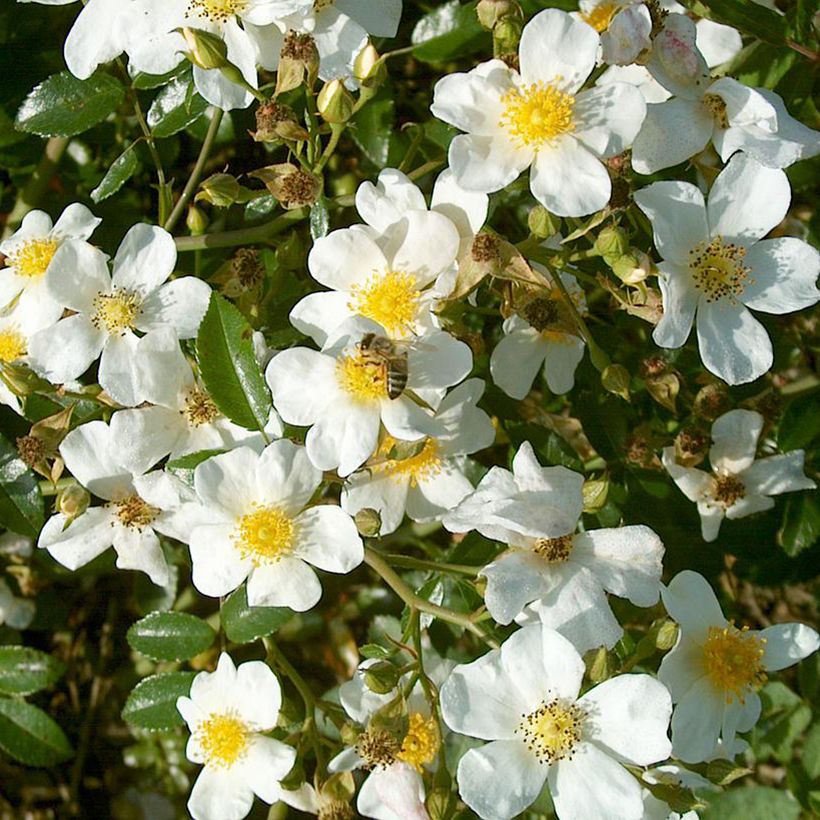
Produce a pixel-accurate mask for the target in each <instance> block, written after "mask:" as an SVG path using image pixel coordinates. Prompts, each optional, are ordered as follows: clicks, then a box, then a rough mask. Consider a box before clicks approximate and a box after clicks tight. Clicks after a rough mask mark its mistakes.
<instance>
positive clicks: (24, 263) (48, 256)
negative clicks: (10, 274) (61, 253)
mask: <svg viewBox="0 0 820 820" xmlns="http://www.w3.org/2000/svg"><path fill="white" fill-rule="evenodd" d="M59 247H60V243H59V242H58V241H57V240H56V239H29V240H28V242H24V243H23V244H22V245H21V246H20V247H19V248H18V249H17V251H16V252H15V253H14V254H13V255H12V257H11V261H12V262H13V263H14V268H15V270H16V271H17V273H19V274H20V276H28V277H34V276H42V275H43V274H44V273H45V272H46V270H47V269H48V266H49V265H50V264H51V260H52V259H53V257H54V254H55V253H57V248H59Z"/></svg>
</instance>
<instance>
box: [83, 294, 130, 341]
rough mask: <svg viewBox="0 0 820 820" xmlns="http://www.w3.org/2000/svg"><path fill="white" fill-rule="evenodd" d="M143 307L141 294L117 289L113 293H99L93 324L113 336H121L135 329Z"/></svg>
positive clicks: (95, 300) (95, 303) (96, 298)
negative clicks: (135, 323)
mask: <svg viewBox="0 0 820 820" xmlns="http://www.w3.org/2000/svg"><path fill="white" fill-rule="evenodd" d="M141 306H142V299H141V298H140V296H139V294H137V293H134V292H133V291H130V290H123V289H119V288H115V289H114V290H113V291H112V292H111V293H98V294H97V295H96V296H95V297H94V314H93V315H92V317H91V324H93V325H94V327H96V328H97V329H98V330H104V331H105V332H106V333H109V334H110V335H112V336H121V335H123V334H124V333H125V331H126V330H131V329H132V328H133V327H134V322H135V321H136V319H137V316H138V315H139V312H140V308H141Z"/></svg>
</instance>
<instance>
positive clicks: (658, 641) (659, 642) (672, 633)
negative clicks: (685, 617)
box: [655, 621, 678, 652]
mask: <svg viewBox="0 0 820 820" xmlns="http://www.w3.org/2000/svg"><path fill="white" fill-rule="evenodd" d="M677 640H678V625H677V624H676V623H675V622H674V621H664V622H663V623H662V624H661V625H660V626H659V627H658V630H657V632H656V633H655V646H656V647H657V648H658V649H660V651H661V652H667V651H668V650H670V649H671V648H672V647H673V646H674V645H675V642H676V641H677Z"/></svg>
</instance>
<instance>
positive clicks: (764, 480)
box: [663, 410, 817, 541]
mask: <svg viewBox="0 0 820 820" xmlns="http://www.w3.org/2000/svg"><path fill="white" fill-rule="evenodd" d="M762 429H763V416H761V415H760V413H755V412H753V411H751V410H730V411H729V412H728V413H724V414H723V415H722V416H721V417H720V418H719V419H717V420H716V421H715V423H714V424H713V425H712V446H711V449H710V450H709V463H710V464H711V467H712V471H711V473H709V472H706V471H705V470H698V469H695V468H694V467H683V466H681V465H680V464H678V463H677V462H676V461H675V448H674V447H665V448H664V450H663V466H664V467H665V468H666V471H667V472H668V473H669V475H670V476H671V477H672V479H673V480H674V482H675V484H677V485H678V487H679V488H680V490H681V491H682V492H683V494H684V495H685V496H686V497H687V498H688V499H689V500H690V501H694V502H695V503H696V504H697V505H698V514H699V515H700V526H701V533H702V535H703V540H704V541H714V540H715V539H716V538H717V536H718V532H719V531H720V525H721V523H722V521H723V519H724V517H725V518H730V519H734V518H745V517H746V516H747V515H752V514H753V513H756V512H761V511H763V510H770V509H771V508H772V507H774V499H773V498H772V497H771V496H773V495H780V494H781V493H791V492H795V491H797V490H813V489H814V488H815V487H816V486H817V485H816V484H815V483H814V481H812V479H810V478H808V477H807V476H806V475H804V473H803V462H804V458H805V453H804V452H803V450H792V451H791V452H790V453H784V454H783V455H777V456H769V457H768V458H761V459H757V460H755V453H756V451H757V442H758V439H759V438H760V432H761V430H762Z"/></svg>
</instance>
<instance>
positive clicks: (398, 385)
mask: <svg viewBox="0 0 820 820" xmlns="http://www.w3.org/2000/svg"><path fill="white" fill-rule="evenodd" d="M405 346H406V345H405V344H403V343H401V342H393V341H391V340H390V339H387V338H385V337H384V336H378V335H376V334H375V333H365V335H364V336H362V340H361V341H360V342H359V345H358V347H359V350H360V351H361V353H362V355H363V356H364V357H365V358H366V359H369V360H370V361H371V362H372V363H373V364H374V365H378V366H379V367H382V368H384V372H385V378H386V381H387V395H388V397H389V398H391V399H397V398H398V397H399V396H400V395H401V394H402V393H403V392H404V388H405V387H407V350H406V349H402V348H404V347H405Z"/></svg>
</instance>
